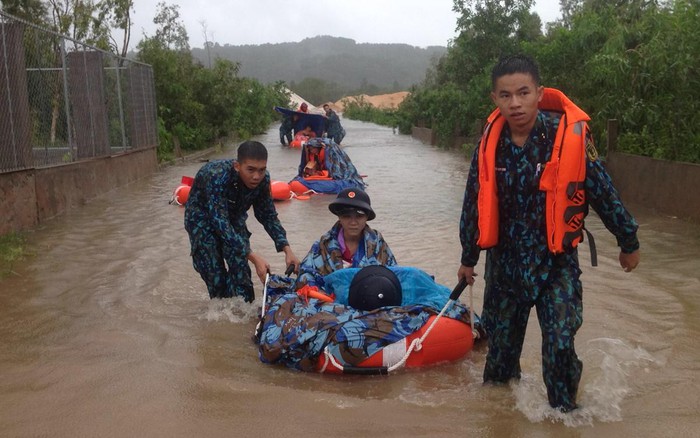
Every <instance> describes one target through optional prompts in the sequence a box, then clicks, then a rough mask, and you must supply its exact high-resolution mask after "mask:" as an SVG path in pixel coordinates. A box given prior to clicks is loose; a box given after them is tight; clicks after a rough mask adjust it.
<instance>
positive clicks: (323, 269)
mask: <svg viewBox="0 0 700 438" xmlns="http://www.w3.org/2000/svg"><path fill="white" fill-rule="evenodd" d="M341 229H342V227H341V226H340V222H336V223H335V225H333V227H332V228H331V229H330V230H329V231H328V232H326V233H325V234H324V235H323V236H321V238H320V239H319V240H317V241H316V242H314V244H313V245H311V249H310V250H309V252H308V254H306V257H304V259H303V260H302V261H301V266H299V276H298V277H297V281H296V289H300V288H302V287H303V286H304V285H306V284H308V285H310V286H316V287H318V288H320V289H323V288H324V287H325V281H324V277H325V276H326V275H328V274H330V273H332V272H334V271H337V270H340V269H343V267H344V265H343V253H342V250H341V249H340V242H339V241H338V233H340V231H341ZM357 252H358V254H357V257H356V258H355V260H353V263H352V266H351V267H353V268H363V267H365V266H369V265H382V266H394V265H396V258H395V257H394V253H392V252H391V249H390V248H389V244H387V243H386V241H385V240H384V238H383V237H382V234H381V233H380V232H379V231H377V230H373V229H372V228H370V227H369V226H365V231H364V234H363V244H362V247H361V248H360V250H358V251H357Z"/></svg>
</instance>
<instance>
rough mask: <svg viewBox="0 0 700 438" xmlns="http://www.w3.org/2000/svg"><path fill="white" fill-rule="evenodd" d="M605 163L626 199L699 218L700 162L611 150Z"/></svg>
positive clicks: (676, 214) (693, 218)
mask: <svg viewBox="0 0 700 438" xmlns="http://www.w3.org/2000/svg"><path fill="white" fill-rule="evenodd" d="M605 164H606V167H607V169H608V172H609V173H610V176H611V177H612V178H613V183H614V184H615V187H616V188H617V190H618V191H619V192H620V196H621V197H622V200H623V201H624V202H630V203H635V204H643V205H645V206H647V207H650V208H652V209H654V210H656V211H659V212H660V213H663V214H665V215H670V216H677V217H679V218H682V219H690V220H693V221H700V190H698V188H699V187H700V165H698V164H691V163H681V162H675V161H665V160H657V159H655V158H649V157H640V156H637V155H629V154H624V153H621V152H610V153H608V156H607V159H606V161H605Z"/></svg>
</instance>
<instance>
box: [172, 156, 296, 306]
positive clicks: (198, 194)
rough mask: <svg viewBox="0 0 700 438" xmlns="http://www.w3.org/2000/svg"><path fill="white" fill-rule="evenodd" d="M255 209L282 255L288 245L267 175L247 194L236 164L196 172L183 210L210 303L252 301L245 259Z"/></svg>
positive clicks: (218, 162)
mask: <svg viewBox="0 0 700 438" xmlns="http://www.w3.org/2000/svg"><path fill="white" fill-rule="evenodd" d="M251 206H252V207H253V211H254V213H255V218H256V219H257V220H258V222H260V223H261V224H262V225H263V227H264V228H265V231H267V233H268V234H269V235H270V237H271V238H272V240H273V241H274V242H275V248H276V249H277V251H282V249H283V248H284V247H285V246H287V245H288V242H287V237H286V232H285V230H284V228H283V227H282V224H281V223H280V221H279V219H278V218H277V210H276V209H275V205H274V203H273V201H272V196H271V194H270V175H269V174H267V173H266V175H265V178H264V180H263V181H262V182H261V183H260V184H259V185H258V186H257V187H256V188H254V189H249V188H247V187H246V186H245V184H243V182H242V181H240V177H239V175H238V172H236V170H235V169H234V168H233V160H215V161H211V162H209V163H207V164H205V165H204V166H202V168H201V169H200V170H199V171H198V172H197V175H196V176H195V179H194V183H193V184H192V188H191V190H190V195H189V198H188V200H187V204H186V205H185V230H186V231H187V233H188V235H189V237H190V245H191V255H192V263H193V265H194V268H195V270H196V271H197V272H198V273H199V274H200V275H201V277H202V279H203V280H204V282H205V283H206V284H207V289H208V291H209V296H210V298H225V297H232V296H243V297H245V299H246V300H247V301H252V300H253V299H254V293H253V282H252V280H251V271H250V267H249V266H248V259H247V255H248V253H250V240H249V238H250V232H249V231H248V228H247V227H246V220H247V219H248V213H247V212H248V209H250V207H251ZM224 262H225V263H224ZM227 265H228V266H227Z"/></svg>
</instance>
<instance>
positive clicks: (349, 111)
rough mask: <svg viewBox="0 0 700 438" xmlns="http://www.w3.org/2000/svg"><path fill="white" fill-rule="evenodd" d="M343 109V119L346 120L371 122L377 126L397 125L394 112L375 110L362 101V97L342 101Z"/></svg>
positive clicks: (372, 106) (369, 104)
mask: <svg viewBox="0 0 700 438" xmlns="http://www.w3.org/2000/svg"><path fill="white" fill-rule="evenodd" d="M342 102H343V105H344V107H345V109H344V110H343V117H347V118H348V119H353V120H360V121H363V122H372V123H376V124H378V125H384V126H391V127H395V126H396V123H397V118H396V110H391V109H380V108H376V107H375V106H374V105H372V104H371V103H369V102H367V101H365V100H364V98H363V97H362V96H360V97H359V98H357V99H352V100H350V99H343V100H342Z"/></svg>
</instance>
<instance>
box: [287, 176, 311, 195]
mask: <svg viewBox="0 0 700 438" xmlns="http://www.w3.org/2000/svg"><path fill="white" fill-rule="evenodd" d="M289 188H290V189H291V190H292V191H293V192H294V193H295V194H297V195H303V194H304V193H306V192H308V191H309V188H308V187H306V186H305V185H304V184H303V183H302V182H301V181H299V180H296V179H295V180H293V181H292V182H290V183H289Z"/></svg>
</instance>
